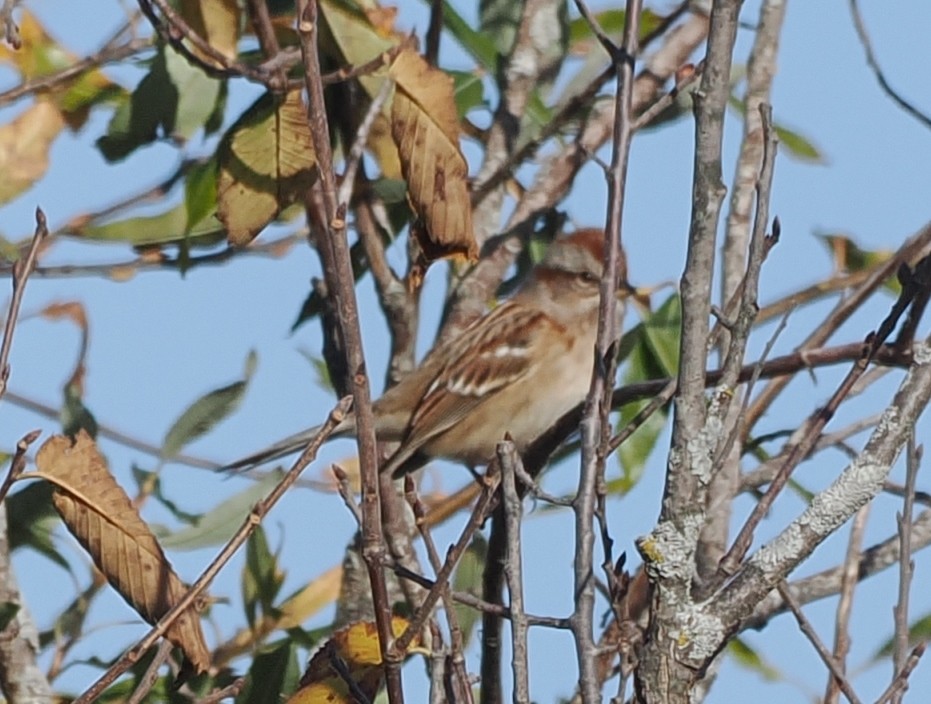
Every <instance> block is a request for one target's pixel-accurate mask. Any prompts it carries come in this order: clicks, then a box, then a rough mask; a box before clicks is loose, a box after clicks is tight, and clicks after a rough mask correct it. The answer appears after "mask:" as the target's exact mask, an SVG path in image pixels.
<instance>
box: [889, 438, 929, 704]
mask: <svg viewBox="0 0 931 704" xmlns="http://www.w3.org/2000/svg"><path fill="white" fill-rule="evenodd" d="M922 451H923V449H922V446H917V445H916V444H915V433H914V431H913V432H912V433H911V435H909V438H908V446H907V454H906V456H905V462H906V464H905V492H904V497H903V500H902V513H900V514H899V515H898V516H897V517H896V523H897V524H898V531H899V542H900V543H901V547H900V548H899V597H898V601H897V602H896V605H895V609H894V611H893V613H894V622H895V638H894V641H893V643H894V646H893V649H892V665H893V673H898V672H901V671H902V670H903V669H904V668H905V661H906V659H907V657H908V641H909V627H908V601H909V592H910V591H911V586H912V576H913V573H914V567H915V565H914V562H913V561H912V514H913V512H914V505H915V482H916V481H917V478H918V468H919V467H920V466H921V455H922ZM903 691H904V690H903ZM900 698H901V694H900V693H897V694H896V696H895V697H894V699H900Z"/></svg>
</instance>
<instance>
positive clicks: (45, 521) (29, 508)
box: [6, 482, 70, 570]
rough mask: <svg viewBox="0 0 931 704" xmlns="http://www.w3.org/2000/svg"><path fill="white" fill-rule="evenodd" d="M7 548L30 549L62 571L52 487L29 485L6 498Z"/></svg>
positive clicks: (66, 567) (62, 560) (43, 484)
mask: <svg viewBox="0 0 931 704" xmlns="http://www.w3.org/2000/svg"><path fill="white" fill-rule="evenodd" d="M6 510H7V524H8V525H9V540H10V549H11V550H16V549H18V548H24V547H28V548H32V549H33V550H35V551H36V552H37V553H39V554H40V555H44V556H45V557H47V558H48V559H50V560H51V561H52V562H54V563H55V564H57V565H59V566H60V567H62V568H63V569H65V570H69V569H70V568H69V566H68V561H67V560H66V559H65V558H64V557H62V555H61V553H59V552H58V550H56V549H55V541H54V530H55V527H56V526H57V525H58V524H59V523H58V514H57V513H56V512H55V509H54V508H52V487H51V485H50V484H48V483H47V482H31V483H29V484H26V485H25V486H23V487H22V488H21V489H19V491H17V492H15V493H12V494H10V495H9V496H8V497H7V499H6Z"/></svg>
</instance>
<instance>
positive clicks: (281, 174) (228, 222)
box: [217, 89, 317, 246]
mask: <svg viewBox="0 0 931 704" xmlns="http://www.w3.org/2000/svg"><path fill="white" fill-rule="evenodd" d="M315 162H316V160H315V157H314V151H313V140H312V137H311V134H310V127H309V126H308V125H307V112H306V110H305V108H304V104H303V102H302V99H301V91H300V90H298V89H294V90H289V91H288V93H287V94H286V95H284V96H277V95H274V94H272V93H266V94H265V95H263V96H261V97H260V98H259V99H258V100H256V101H255V102H254V103H253V104H252V105H251V106H249V108H247V109H246V111H245V112H244V113H243V114H242V115H241V116H240V117H239V119H238V120H236V123H235V124H234V125H233V126H232V127H230V129H229V130H228V131H227V133H226V134H225V135H224V137H223V139H222V141H221V142H220V146H219V147H218V148H217V164H218V170H217V217H218V218H219V219H220V221H221V222H222V223H223V224H224V225H225V227H226V230H227V237H228V239H229V242H230V244H233V245H237V246H245V245H247V244H248V243H249V242H251V241H252V240H253V239H254V238H255V237H256V236H257V235H258V234H259V232H261V231H262V229H263V228H264V227H265V226H266V225H268V223H270V222H271V221H272V220H273V219H274V218H275V217H277V216H278V215H279V214H280V213H281V212H282V211H283V210H284V209H285V208H287V207H288V206H290V205H291V204H293V203H294V202H296V201H297V200H298V198H300V197H302V196H303V194H304V193H306V191H307V189H308V188H309V187H310V185H311V184H312V183H313V181H314V179H315V178H316V173H317V171H316V169H314V168H313V167H314V164H315Z"/></svg>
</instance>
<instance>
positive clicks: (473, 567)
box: [453, 533, 488, 645]
mask: <svg viewBox="0 0 931 704" xmlns="http://www.w3.org/2000/svg"><path fill="white" fill-rule="evenodd" d="M487 555H488V541H487V540H485V537H484V536H482V535H481V534H479V533H476V534H475V537H474V538H473V539H472V543H471V544H470V545H469V547H468V548H466V551H465V552H464V553H463V554H462V559H460V560H459V564H458V565H456V571H455V573H453V589H454V590H455V591H457V592H465V593H467V594H472V595H473V596H481V594H482V574H483V572H484V571H485V561H486V557H487ZM454 608H455V610H456V617H457V618H458V619H459V628H460V629H461V630H462V642H463V645H468V643H469V639H470V638H471V637H472V633H473V632H474V631H475V624H476V623H477V622H478V618H479V613H478V612H477V611H476V610H475V609H473V608H471V607H468V606H463V605H461V604H456V605H455V606H454Z"/></svg>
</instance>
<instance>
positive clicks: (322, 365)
mask: <svg viewBox="0 0 931 704" xmlns="http://www.w3.org/2000/svg"><path fill="white" fill-rule="evenodd" d="M297 351H298V353H299V354H300V355H301V356H302V357H303V358H304V359H306V360H307V361H308V362H310V366H311V367H313V369H314V374H315V375H316V376H317V386H319V387H320V388H321V389H326V390H327V391H333V380H332V379H330V370H329V369H328V368H327V365H326V360H324V359H323V357H319V356H318V355H315V354H314V353H313V352H311V351H310V350H309V349H307V348H306V347H300V348H298V350H297Z"/></svg>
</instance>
